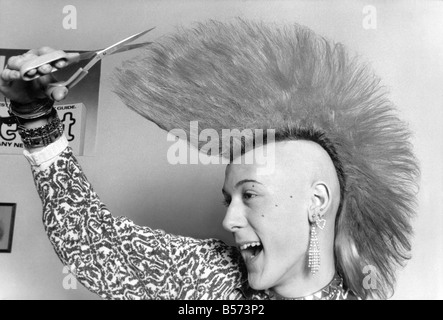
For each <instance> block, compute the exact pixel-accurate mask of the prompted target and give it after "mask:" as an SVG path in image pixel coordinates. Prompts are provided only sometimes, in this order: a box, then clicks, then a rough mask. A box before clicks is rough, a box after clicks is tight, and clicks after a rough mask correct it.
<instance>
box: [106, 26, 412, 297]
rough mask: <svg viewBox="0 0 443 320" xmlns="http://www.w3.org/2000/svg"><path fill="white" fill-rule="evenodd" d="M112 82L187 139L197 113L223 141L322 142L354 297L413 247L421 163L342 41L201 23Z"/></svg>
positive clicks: (340, 251) (383, 289)
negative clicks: (255, 135) (235, 133)
mask: <svg viewBox="0 0 443 320" xmlns="http://www.w3.org/2000/svg"><path fill="white" fill-rule="evenodd" d="M116 78H117V81H116V83H115V87H114V88H115V89H114V90H115V92H116V93H117V95H118V96H119V97H120V98H121V99H122V101H123V102H124V103H125V104H126V105H127V106H129V107H130V108H131V109H133V110H135V111H136V112H138V113H139V114H141V115H142V116H143V117H145V118H147V119H149V120H150V121H152V122H154V123H156V124H157V125H158V126H159V127H160V128H162V129H164V130H168V131H169V130H172V129H175V128H179V129H183V130H185V131H187V132H188V137H190V132H189V122H190V121H195V120H197V121H198V122H199V129H200V130H203V129H206V128H212V129H215V130H217V131H218V132H219V134H220V136H221V130H222V129H234V128H237V129H239V130H243V129H247V128H250V129H275V130H276V136H277V137H280V138H279V139H305V140H312V141H314V142H317V143H319V144H320V145H322V146H323V148H325V150H326V151H327V152H328V153H329V155H330V156H331V159H332V160H333V162H334V165H335V168H336V170H337V174H338V176H339V180H340V187H341V191H342V195H341V196H342V203H341V206H340V212H338V214H337V217H336V228H335V232H336V235H335V256H336V267H337V270H338V271H339V273H340V274H341V275H342V276H343V278H344V282H345V285H346V286H347V287H348V288H350V289H351V290H353V291H354V292H355V293H356V294H357V295H359V296H360V297H361V298H371V297H372V298H387V297H389V296H390V295H391V294H392V293H393V290H394V285H395V269H396V268H397V267H398V266H402V265H403V264H404V262H405V261H406V259H408V258H409V252H410V249H411V244H410V236H411V235H412V228H411V225H410V218H411V217H413V216H414V210H415V196H416V192H417V184H416V180H417V178H418V176H419V169H418V165H417V161H416V159H415V157H414V155H413V152H412V146H411V144H410V142H409V138H410V131H409V130H408V128H407V126H406V125H405V123H404V122H402V121H401V120H400V119H399V118H398V116H397V112H396V109H395V107H394V105H393V104H392V103H391V102H390V101H389V100H388V98H387V96H386V92H385V90H384V88H383V87H382V86H381V85H380V79H379V78H378V77H376V76H375V75H374V74H373V73H372V72H371V71H370V68H368V67H367V66H366V65H364V64H361V63H360V62H359V61H358V60H357V59H356V58H349V56H348V55H347V53H346V51H345V48H344V47H343V46H342V45H341V44H338V43H333V42H330V41H328V40H326V39H324V38H322V37H320V36H317V35H316V34H314V33H313V32H312V31H310V30H309V29H307V28H305V27H302V26H300V25H297V24H294V25H287V26H277V25H274V24H265V23H262V22H250V21H245V20H241V19H236V20H235V21H233V22H230V23H222V22H217V21H209V22H207V23H201V24H198V25H197V26H196V27H195V28H193V29H181V30H179V31H178V32H177V33H175V34H173V35H170V36H168V37H162V38H160V39H158V41H157V42H156V43H154V44H152V45H150V46H149V47H146V49H145V51H144V53H143V54H142V55H141V56H140V57H138V59H134V60H131V61H128V62H126V63H124V64H123V65H122V67H120V68H119V69H118V70H117V72H116ZM200 143H201V145H199V146H197V147H201V146H202V145H203V144H204V143H205V142H200ZM228 149H229V148H228ZM220 150H222V147H221V146H220ZM225 150H226V149H225ZM365 266H369V267H370V266H372V267H373V268H375V270H376V271H377V272H376V274H377V283H376V289H371V288H364V277H365V276H366V275H368V274H367V273H366V274H365V272H367V271H365V270H368V269H365ZM370 270H371V269H370ZM371 271H374V270H373V269H372V270H371ZM372 275H373V274H372ZM372 285H374V283H372Z"/></svg>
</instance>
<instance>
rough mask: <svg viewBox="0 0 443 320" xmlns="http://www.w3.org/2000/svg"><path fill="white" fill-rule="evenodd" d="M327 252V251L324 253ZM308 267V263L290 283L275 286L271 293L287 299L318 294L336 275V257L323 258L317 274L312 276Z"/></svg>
mask: <svg viewBox="0 0 443 320" xmlns="http://www.w3.org/2000/svg"><path fill="white" fill-rule="evenodd" d="M323 252H325V251H323ZM306 266H307V262H306V263H304V264H303V267H301V270H300V272H298V273H297V275H296V276H293V277H291V280H290V281H285V283H284V284H281V285H278V286H275V287H274V288H272V289H271V291H273V292H275V293H276V294H278V295H280V296H282V297H286V298H301V297H305V296H309V295H311V294H313V293H316V292H318V291H320V290H321V289H323V288H324V287H325V286H327V285H328V284H329V283H330V282H331V280H332V279H333V278H334V275H335V272H336V270H335V262H334V255H333V253H332V252H331V253H330V254H329V255H322V256H321V265H320V269H319V271H317V273H315V274H312V273H311V272H310V271H309V270H308V268H307V267H306Z"/></svg>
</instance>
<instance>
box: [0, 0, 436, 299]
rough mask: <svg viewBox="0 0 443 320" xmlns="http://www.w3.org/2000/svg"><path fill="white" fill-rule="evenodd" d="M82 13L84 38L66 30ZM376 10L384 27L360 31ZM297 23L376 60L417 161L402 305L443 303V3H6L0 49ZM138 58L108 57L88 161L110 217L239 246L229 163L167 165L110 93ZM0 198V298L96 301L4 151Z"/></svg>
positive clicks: (19, 167)
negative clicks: (227, 222) (13, 206)
mask: <svg viewBox="0 0 443 320" xmlns="http://www.w3.org/2000/svg"><path fill="white" fill-rule="evenodd" d="M66 5H74V6H75V7H76V9H77V15H78V22H77V23H78V24H77V29H76V30H65V29H64V28H63V25H62V21H63V18H64V14H63V7H64V6H66ZM366 5H373V6H375V8H376V9H377V29H375V30H366V29H364V28H363V27H362V20H363V18H364V14H363V13H362V10H363V8H364V7H365V6H366ZM237 16H241V17H247V18H254V19H259V18H260V19H264V20H267V21H277V22H298V23H300V24H303V25H306V26H308V27H310V28H311V29H313V30H314V31H316V32H318V33H319V34H322V35H323V36H326V37H327V38H330V39H333V40H336V41H340V42H343V43H344V44H345V45H347V46H348V47H349V48H350V49H351V50H352V51H354V52H358V53H359V54H360V55H361V56H362V58H363V59H364V60H366V61H368V62H370V63H371V64H372V66H373V68H374V69H375V71H376V73H378V74H379V75H380V76H381V78H382V79H383V82H384V84H385V85H386V86H387V87H388V88H389V89H390V91H391V98H392V100H393V101H394V102H395V103H396V104H397V105H398V107H399V110H400V114H401V117H402V118H403V119H404V120H406V121H407V122H408V123H410V126H411V128H412V130H413V131H414V132H415V136H414V140H413V143H414V145H415V151H416V154H417V156H418V158H419V160H420V162H421V169H422V180H421V190H420V194H419V208H418V213H419V215H418V217H417V218H416V219H415V220H414V223H413V226H414V229H415V234H416V235H415V238H414V241H413V252H412V254H413V258H412V260H411V261H410V262H409V264H408V265H407V267H406V268H405V269H404V270H401V271H400V272H399V277H398V285H397V291H396V294H395V295H394V298H395V299H442V298H443V279H442V277H443V272H442V271H443V270H442V263H443V250H442V248H443V247H442V244H443V241H442V240H443V236H442V232H441V231H442V229H443V228H442V227H443V223H442V222H443V221H442V213H443V210H442V209H443V186H442V184H443V173H442V167H443V166H442V163H443V143H442V138H441V137H442V136H443V126H442V125H441V123H442V120H443V36H442V34H443V19H442V17H443V4H442V3H441V2H436V1H435V2H425V1H414V2H412V1H401V2H400V1H393V2H388V1H355V0H353V1H208V0H205V1H186V2H185V1H162V2H160V1H146V0H143V1H135V0H113V1H109V0H106V1H105V0H100V1H87V0H73V1H55V0H52V1H51V0H39V1H31V0H28V1H26V0H8V1H7V0H0V47H1V48H17V49H22V48H35V47H40V46H43V45H49V46H52V47H55V48H62V49H79V50H91V49H97V48H101V47H104V46H106V45H109V44H111V43H114V42H116V41H118V40H120V39H122V38H125V37H127V36H128V35H130V34H133V33H136V32H139V31H141V30H145V29H147V28H149V27H151V26H156V29H155V30H154V31H153V32H152V33H150V35H149V36H148V37H147V38H144V39H147V40H155V38H157V37H159V36H161V35H164V34H167V33H169V32H172V31H174V28H175V27H177V26H189V25H191V24H192V23H193V22H196V21H204V20H207V19H209V18H211V19H218V20H227V19H232V18H233V17H237ZM134 55H136V53H123V54H120V55H118V56H112V57H109V58H107V59H105V60H104V62H103V64H102V81H101V88H100V103H99V111H98V131H97V148H96V152H95V155H94V156H91V157H80V158H79V160H80V163H81V164H82V167H83V169H84V171H85V173H86V175H87V176H88V178H89V180H90V181H91V182H92V184H93V185H94V187H95V190H96V191H97V192H98V194H99V195H100V196H101V199H102V200H103V202H104V203H106V204H107V206H108V207H109V209H110V210H111V212H113V214H114V215H125V216H127V217H129V218H131V219H133V220H134V221H135V222H136V223H138V224H141V225H149V226H151V227H154V228H162V229H165V230H166V231H168V232H171V233H176V234H182V235H188V236H194V237H200V238H202V237H203V238H206V237H217V238H221V239H223V240H225V241H228V242H229V241H231V236H230V235H229V234H228V233H226V232H225V231H223V229H222V227H221V222H222V219H223V216H224V207H223V206H222V205H221V200H222V196H221V187H222V184H223V179H224V167H223V166H222V165H208V166H204V165H179V166H173V165H170V164H168V162H167V159H166V153H167V149H168V147H169V146H170V144H171V143H170V142H167V140H166V133H165V132H163V131H161V130H160V129H158V128H157V127H156V126H155V125H153V124H152V123H150V122H148V121H147V120H145V119H143V118H141V117H140V116H138V115H137V114H135V113H134V112H132V111H129V109H127V108H126V107H125V106H124V105H123V104H122V103H121V102H120V101H119V100H118V98H117V97H116V96H115V95H114V94H113V93H112V92H111V90H110V89H111V86H110V81H109V78H110V77H111V76H112V71H113V69H114V67H116V66H118V65H119V64H120V63H121V61H123V60H125V59H129V58H131V57H133V56H134ZM0 202H15V203H17V212H16V223H15V233H14V242H13V247H12V253H10V254H1V253H0V299H97V297H96V296H95V295H94V294H92V293H89V292H88V291H86V290H85V289H84V288H82V287H81V285H79V287H78V288H77V289H75V290H65V289H63V285H62V283H63V279H64V278H65V277H66V274H64V273H63V272H62V271H63V266H62V264H61V262H60V261H59V260H58V258H57V257H56V255H55V253H54V251H53V249H52V247H51V245H50V243H49V241H48V240H47V238H46V235H45V233H44V230H43V225H42V222H41V203H40V200H39V198H38V196H37V193H36V191H35V187H34V184H33V181H32V177H31V173H30V168H29V165H28V163H27V162H26V160H25V159H24V157H22V156H17V155H14V156H12V155H0Z"/></svg>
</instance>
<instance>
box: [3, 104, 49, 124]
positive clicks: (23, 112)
mask: <svg viewBox="0 0 443 320" xmlns="http://www.w3.org/2000/svg"><path fill="white" fill-rule="evenodd" d="M53 106H54V100H52V99H50V98H44V99H39V100H37V101H34V102H31V103H28V104H21V103H18V102H15V101H12V100H11V103H10V104H9V114H10V115H11V116H13V117H15V118H18V119H17V120H18V121H19V120H34V119H37V118H41V117H44V116H47V115H48V114H49V113H51V110H52V107H53ZM18 110H20V111H18ZM19 122H20V121H19Z"/></svg>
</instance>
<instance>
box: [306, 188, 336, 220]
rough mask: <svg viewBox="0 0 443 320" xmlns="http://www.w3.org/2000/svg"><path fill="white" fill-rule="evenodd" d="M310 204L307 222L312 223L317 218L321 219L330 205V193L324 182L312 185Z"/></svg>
mask: <svg viewBox="0 0 443 320" xmlns="http://www.w3.org/2000/svg"><path fill="white" fill-rule="evenodd" d="M311 190H312V194H311V203H310V205H309V222H311V223H313V222H315V220H316V219H317V217H318V216H320V217H322V216H323V215H324V214H325V213H326V211H327V210H328V208H329V207H330V205H331V192H330V189H329V187H328V185H327V184H326V183H325V182H316V183H314V184H313V185H312V189H311Z"/></svg>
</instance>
